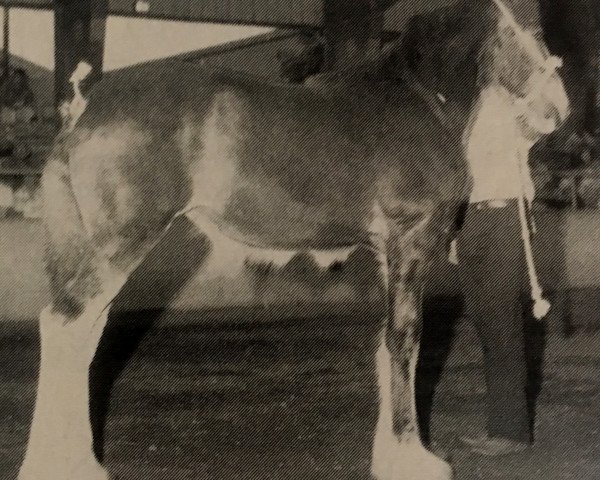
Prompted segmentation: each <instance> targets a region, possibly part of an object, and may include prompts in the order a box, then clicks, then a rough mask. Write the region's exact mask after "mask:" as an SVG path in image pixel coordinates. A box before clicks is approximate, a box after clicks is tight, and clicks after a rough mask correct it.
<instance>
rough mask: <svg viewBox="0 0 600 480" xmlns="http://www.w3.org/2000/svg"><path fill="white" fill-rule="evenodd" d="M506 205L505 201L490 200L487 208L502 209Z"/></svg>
mask: <svg viewBox="0 0 600 480" xmlns="http://www.w3.org/2000/svg"><path fill="white" fill-rule="evenodd" d="M507 205H508V202H507V201H506V200H490V201H489V202H488V206H489V207H490V208H504V207H506V206H507Z"/></svg>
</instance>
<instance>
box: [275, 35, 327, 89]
mask: <svg viewBox="0 0 600 480" xmlns="http://www.w3.org/2000/svg"><path fill="white" fill-rule="evenodd" d="M277 59H278V60H279V70H280V76H281V77H282V78H283V79H285V80H287V81H288V82H290V83H302V82H303V81H304V80H305V79H306V78H308V77H310V76H311V75H315V74H316V73H318V72H319V71H320V70H321V67H322V65H323V62H324V60H325V41H324V39H323V38H322V37H321V36H320V35H317V34H314V33H311V32H301V33H300V35H298V36H296V37H294V38H293V39H292V40H291V42H290V43H289V44H288V45H287V46H286V47H285V48H283V49H281V50H279V51H278V52H277Z"/></svg>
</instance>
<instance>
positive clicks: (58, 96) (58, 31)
mask: <svg viewBox="0 0 600 480" xmlns="http://www.w3.org/2000/svg"><path fill="white" fill-rule="evenodd" d="M107 12H108V0H55V2H54V45H55V47H54V48H55V50H54V60H55V73H54V75H55V76H54V80H55V91H54V93H55V104H56V106H57V107H58V106H59V105H60V104H61V103H62V102H63V101H65V100H69V99H70V98H71V96H72V95H73V92H72V87H71V85H70V84H69V78H70V77H71V74H72V73H73V71H74V70H75V68H76V67H77V64H78V63H79V62H81V61H85V62H87V63H89V64H90V65H91V66H92V69H93V70H92V74H91V75H90V77H89V78H88V79H87V80H86V82H85V84H84V85H82V90H83V91H84V93H85V91H86V89H88V88H89V87H90V86H91V84H92V83H93V82H95V81H97V80H98V79H99V78H100V77H101V75H102V65H103V57H104V38H105V31H106V18H107Z"/></svg>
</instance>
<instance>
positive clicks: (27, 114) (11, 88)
mask: <svg viewBox="0 0 600 480" xmlns="http://www.w3.org/2000/svg"><path fill="white" fill-rule="evenodd" d="M0 94H1V96H2V123H3V124H8V125H14V124H15V123H25V124H27V123H30V122H31V121H33V120H35V119H36V117H37V115H36V106H35V96H34V94H33V90H32V89H31V87H30V85H29V78H28V77H27V73H26V72H25V70H23V69H21V68H18V69H15V70H14V71H13V72H10V74H9V75H8V78H7V79H5V81H4V82H3V83H2V91H1V92H0Z"/></svg>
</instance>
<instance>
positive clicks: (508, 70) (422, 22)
mask: <svg viewBox="0 0 600 480" xmlns="http://www.w3.org/2000/svg"><path fill="white" fill-rule="evenodd" d="M506 1H510V2H511V5H509V6H507V5H506V4H504V3H502V2H501V1H498V0H486V1H480V2H474V1H472V0H465V1H460V2H458V3H456V4H453V5H451V6H449V7H446V8H443V9H439V10H435V11H433V12H430V13H427V14H424V15H419V16H417V17H414V18H413V19H412V20H411V21H410V22H409V24H408V25H407V28H406V33H405V35H404V37H403V39H402V41H401V43H400V44H399V45H398V46H396V47H395V48H392V49H391V53H390V56H389V61H388V62H387V69H388V72H391V73H389V74H390V75H400V74H401V72H402V71H408V72H410V73H411V74H412V75H413V76H414V77H416V79H417V81H419V82H420V83H421V84H422V85H423V86H424V87H426V88H427V89H429V90H431V91H432V92H435V93H438V94H440V95H441V96H443V97H444V98H445V99H446V100H448V101H449V102H451V103H454V104H456V105H457V106H459V107H460V109H461V110H462V111H463V112H464V115H463V116H464V117H465V120H464V121H465V122H466V118H467V116H468V112H469V111H470V109H471V106H472V103H473V101H474V100H475V99H476V98H477V97H478V95H479V92H480V91H481V90H483V89H485V88H488V87H498V88H502V89H504V91H505V92H506V93H508V96H509V97H510V98H511V100H512V102H513V103H514V104H515V105H516V106H517V108H518V109H520V112H519V113H518V116H519V118H520V120H522V123H523V124H524V125H525V126H526V128H525V129H524V130H525V131H526V134H527V136H528V137H530V138H532V139H533V140H534V141H535V140H536V139H537V138H539V136H541V135H543V134H546V133H550V132H551V131H553V130H554V129H555V128H557V126H558V124H559V123H560V122H561V121H563V120H564V119H565V118H566V117H567V115H568V114H569V101H568V99H567V95H566V92H565V89H564V86H563V82H562V80H561V78H560V75H559V67H560V65H561V62H560V59H558V58H556V57H553V56H551V55H550V54H549V52H548V50H547V48H546V46H545V44H544V42H543V40H542V38H541V27H540V20H539V14H538V12H537V2H535V1H534V0H506Z"/></svg>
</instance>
